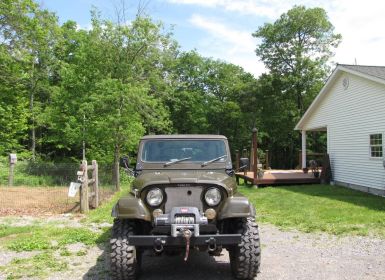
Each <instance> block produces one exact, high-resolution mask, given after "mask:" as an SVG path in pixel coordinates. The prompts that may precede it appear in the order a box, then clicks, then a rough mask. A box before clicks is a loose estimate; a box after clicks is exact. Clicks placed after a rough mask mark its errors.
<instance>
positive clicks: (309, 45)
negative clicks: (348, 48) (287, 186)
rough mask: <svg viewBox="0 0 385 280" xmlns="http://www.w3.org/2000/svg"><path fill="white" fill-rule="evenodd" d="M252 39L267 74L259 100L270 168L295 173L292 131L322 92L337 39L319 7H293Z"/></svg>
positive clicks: (295, 139)
mask: <svg viewBox="0 0 385 280" xmlns="http://www.w3.org/2000/svg"><path fill="white" fill-rule="evenodd" d="M253 36H254V37H256V38H258V39H261V43H260V44H259V45H258V46H257V49H256V54H257V56H259V57H260V58H261V60H262V61H263V62H264V64H265V66H266V67H267V69H268V70H269V71H270V73H268V74H264V75H262V76H261V77H260V79H259V87H258V88H257V96H258V97H257V99H258V100H260V104H261V114H262V115H261V118H263V122H262V123H261V127H262V129H263V130H264V131H265V132H266V138H267V139H266V140H268V141H266V144H267V147H268V148H269V150H270V151H271V152H272V154H273V155H275V158H273V161H272V164H273V166H274V165H275V167H280V168H293V167H294V165H295V160H296V158H297V157H296V156H295V150H296V147H299V143H300V141H299V137H298V134H297V133H295V132H294V131H293V129H294V126H295V124H296V123H297V122H298V120H299V118H300V117H301V116H302V115H303V113H304V112H305V110H306V108H307V106H308V105H309V104H310V102H311V101H312V100H313V98H314V97H315V95H316V94H317V93H318V92H319V90H320V89H321V86H322V84H323V81H324V79H325V77H326V75H327V74H328V71H329V60H330V58H331V57H332V56H333V50H334V49H335V48H336V47H337V46H338V44H339V43H340V41H341V35H340V34H335V33H334V27H333V25H332V24H331V22H330V21H329V20H328V17H327V14H326V12H325V11H324V10H323V9H322V8H306V7H304V6H294V7H293V8H292V9H291V10H289V11H288V12H287V13H284V14H282V15H281V16H280V18H279V19H278V20H276V21H275V22H274V23H266V24H264V25H263V26H261V27H260V28H258V30H257V31H256V32H255V33H253Z"/></svg>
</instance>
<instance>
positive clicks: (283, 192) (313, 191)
mask: <svg viewBox="0 0 385 280" xmlns="http://www.w3.org/2000/svg"><path fill="white" fill-rule="evenodd" d="M239 190H240V192H241V193H243V194H244V195H246V196H247V197H248V198H249V199H250V200H251V202H252V203H253V204H254V206H255V207H256V210H257V218H258V220H259V221H260V222H263V223H271V224H274V225H276V226H279V227H281V228H283V229H298V230H300V231H304V232H317V231H318V232H320V231H322V232H327V233H331V234H336V235H341V234H351V235H364V236H365V235H375V236H378V237H381V238H385V198H383V197H378V196H374V195H371V194H367V193H363V192H359V191H355V190H351V189H347V188H343V187H339V186H330V185H301V186H285V187H266V188H259V189H254V188H248V187H245V186H240V188H239Z"/></svg>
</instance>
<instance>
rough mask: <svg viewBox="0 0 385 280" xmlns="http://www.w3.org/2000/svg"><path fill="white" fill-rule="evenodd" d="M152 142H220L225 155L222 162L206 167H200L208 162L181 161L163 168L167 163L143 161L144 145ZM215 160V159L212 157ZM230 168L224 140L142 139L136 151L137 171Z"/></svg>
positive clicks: (227, 150) (229, 157)
mask: <svg viewBox="0 0 385 280" xmlns="http://www.w3.org/2000/svg"><path fill="white" fill-rule="evenodd" d="M154 140H164V141H221V142H223V144H224V153H225V155H227V156H226V157H224V160H223V161H221V160H218V161H215V162H212V163H211V164H208V165H206V166H202V163H203V162H207V161H209V160H193V161H191V160H183V161H180V162H177V163H175V164H170V165H167V166H165V163H166V162H169V160H167V161H146V160H143V158H142V155H143V149H144V146H145V144H146V143H147V142H148V141H154ZM214 158H215V157H214ZM178 160H179V159H178ZM228 166H231V155H230V149H229V145H228V141H227V139H226V138H169V139H164V138H161V139H157V138H153V139H142V140H141V141H140V145H139V150H138V158H137V169H139V170H142V169H159V168H160V167H161V168H162V169H206V168H207V167H208V168H207V169H210V168H214V169H216V168H225V167H228Z"/></svg>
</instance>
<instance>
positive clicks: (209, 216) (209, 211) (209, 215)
mask: <svg viewBox="0 0 385 280" xmlns="http://www.w3.org/2000/svg"><path fill="white" fill-rule="evenodd" d="M205 216H206V218H207V219H209V220H212V219H215V217H216V216H217V212H216V211H215V210H214V209H213V208H209V209H207V210H206V211H205Z"/></svg>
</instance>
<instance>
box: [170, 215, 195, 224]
mask: <svg viewBox="0 0 385 280" xmlns="http://www.w3.org/2000/svg"><path fill="white" fill-rule="evenodd" d="M174 221H175V223H176V224H183V225H188V224H195V218H194V217H193V216H176V217H175V220H174Z"/></svg>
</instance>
